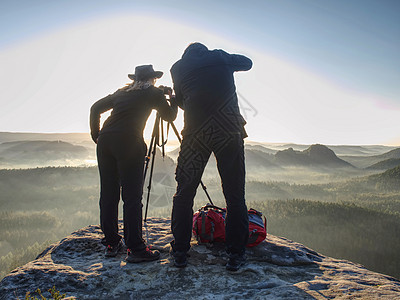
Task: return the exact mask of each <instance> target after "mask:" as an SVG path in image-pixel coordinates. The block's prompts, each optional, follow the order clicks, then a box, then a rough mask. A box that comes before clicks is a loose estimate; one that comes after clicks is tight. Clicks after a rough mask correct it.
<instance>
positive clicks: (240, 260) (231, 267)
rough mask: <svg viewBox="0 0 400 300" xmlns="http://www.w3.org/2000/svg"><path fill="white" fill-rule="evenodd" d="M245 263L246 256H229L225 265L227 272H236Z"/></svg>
mask: <svg viewBox="0 0 400 300" xmlns="http://www.w3.org/2000/svg"><path fill="white" fill-rule="evenodd" d="M245 263H246V256H245V255H244V254H236V253H235V254H229V260H228V262H227V264H226V269H227V270H228V271H237V270H239V269H240V267H241V266H243V265H244V264H245Z"/></svg>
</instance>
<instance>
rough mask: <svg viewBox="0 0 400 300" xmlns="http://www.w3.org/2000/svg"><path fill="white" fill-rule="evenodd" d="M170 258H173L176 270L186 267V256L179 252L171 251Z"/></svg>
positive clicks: (184, 253)
mask: <svg viewBox="0 0 400 300" xmlns="http://www.w3.org/2000/svg"><path fill="white" fill-rule="evenodd" d="M171 254H172V257H173V258H174V266H175V267H177V268H184V267H186V266H187V254H186V252H181V251H172V252H171Z"/></svg>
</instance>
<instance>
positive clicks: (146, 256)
mask: <svg viewBox="0 0 400 300" xmlns="http://www.w3.org/2000/svg"><path fill="white" fill-rule="evenodd" d="M159 258H160V252H158V251H157V250H155V251H151V250H150V249H149V247H147V248H146V249H144V250H143V251H139V252H133V251H132V250H131V249H128V255H127V256H126V258H125V260H126V261H127V262H130V263H139V262H143V261H153V260H157V259H159Z"/></svg>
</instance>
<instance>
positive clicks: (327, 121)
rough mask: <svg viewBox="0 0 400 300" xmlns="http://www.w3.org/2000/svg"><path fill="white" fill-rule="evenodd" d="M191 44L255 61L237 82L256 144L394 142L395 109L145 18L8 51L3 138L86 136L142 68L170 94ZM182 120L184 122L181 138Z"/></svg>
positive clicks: (104, 23)
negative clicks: (94, 111)
mask: <svg viewBox="0 0 400 300" xmlns="http://www.w3.org/2000/svg"><path fill="white" fill-rule="evenodd" d="M143 24H145V26H144V25H143ZM193 41H201V42H203V43H205V44H206V45H207V46H208V47H209V48H210V49H214V48H222V49H225V50H227V51H228V52H231V53H241V54H244V55H247V56H249V57H250V58H252V60H253V62H254V67H253V69H252V70H251V71H249V72H243V73H240V72H239V73H237V74H236V75H235V76H236V82H237V89H238V91H239V93H240V95H242V96H243V97H242V99H241V103H240V105H241V109H242V112H243V113H244V115H245V118H246V119H247V122H248V124H247V128H246V129H247V132H248V134H249V139H251V140H258V141H266V142H283V141H291V142H297V143H317V142H318V143H329V144H335V143H342V144H343V143H350V144H355V143H361V144H363V143H367V144H369V143H385V142H389V141H393V140H396V139H398V133H397V132H394V130H393V128H395V127H396V126H397V127H398V125H399V124H398V121H395V120H397V118H398V108H397V109H390V110H389V109H387V108H385V107H382V105H376V104H377V103H382V99H378V98H377V97H374V96H371V95H361V94H357V93H356V92H354V91H349V90H346V89H344V88H341V87H339V86H336V85H334V84H333V83H332V82H328V81H327V80H325V79H323V78H320V77H318V76H316V75H315V74H313V73H311V72H310V71H308V70H304V69H301V68H299V67H296V66H294V65H293V64H289V63H288V62H285V61H283V60H281V59H278V58H276V57H273V56H271V55H268V54H267V53H259V52H257V51H255V50H254V49H249V48H248V47H246V45H242V44H240V42H237V41H235V42H234V41H228V40H226V39H224V38H221V37H218V36H216V35H213V34H210V33H208V32H205V31H202V30H199V29H196V28H192V27H189V26H186V25H184V24H179V23H174V22H171V21H169V20H165V19H162V18H155V17H152V16H144V15H140V16H139V15H118V16H113V17H111V18H104V19H97V20H92V21H90V22H88V23H80V24H77V25H75V26H74V27H68V28H65V29H64V30H61V31H57V32H53V33H50V34H47V35H46V36H42V37H40V38H37V39H34V40H31V41H28V42H25V43H23V44H19V45H16V46H14V47H12V48H8V49H6V50H4V51H2V52H1V53H0V62H1V65H2V68H1V71H0V80H1V81H2V83H3V87H2V89H1V90H0V99H8V100H9V101H7V102H6V104H5V105H3V108H2V112H1V118H0V120H1V121H0V122H1V123H0V126H1V130H3V131H25V132H26V131H30V132H85V131H86V132H87V131H89V128H88V117H89V109H90V106H91V105H92V104H93V103H94V102H95V101H96V100H98V99H100V98H102V97H104V96H106V95H107V94H110V93H112V92H114V91H115V90H116V89H118V88H120V87H122V86H123V85H124V84H125V83H127V82H128V81H129V79H128V77H127V74H128V73H132V72H133V70H134V67H135V66H136V65H139V64H153V66H154V68H155V69H157V70H162V71H164V76H163V77H162V78H161V79H160V80H158V81H157V84H156V85H161V84H162V85H169V86H171V85H172V82H171V78H170V74H169V69H170V67H171V65H172V64H173V63H174V62H175V61H176V60H178V59H179V58H180V56H181V54H182V52H183V50H184V49H185V47H186V46H187V45H188V44H189V43H190V42H193ZM182 118H183V117H182V112H180V113H179V115H178V118H177V120H176V121H175V124H176V126H177V127H178V129H182V126H183V120H182ZM152 120H154V116H151V117H150V118H149V121H148V125H147V128H146V131H145V138H146V139H148V138H149V137H150V135H151V128H152V125H150V124H152V123H153V121H152ZM170 137H171V139H174V137H173V135H171V134H170Z"/></svg>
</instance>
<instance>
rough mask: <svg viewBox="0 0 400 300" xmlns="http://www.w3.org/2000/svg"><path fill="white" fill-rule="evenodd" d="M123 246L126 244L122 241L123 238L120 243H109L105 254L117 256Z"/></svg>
mask: <svg viewBox="0 0 400 300" xmlns="http://www.w3.org/2000/svg"><path fill="white" fill-rule="evenodd" d="M123 246H124V244H123V243H122V240H120V241H119V242H118V244H116V245H114V246H111V245H107V247H106V251H105V253H104V254H105V256H106V257H116V256H117V254H118V252H119V250H121V249H122V247H123Z"/></svg>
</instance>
